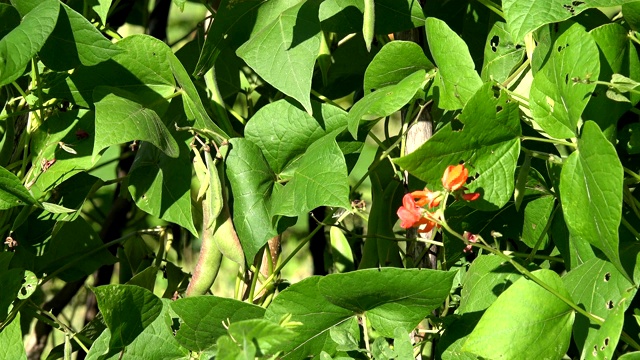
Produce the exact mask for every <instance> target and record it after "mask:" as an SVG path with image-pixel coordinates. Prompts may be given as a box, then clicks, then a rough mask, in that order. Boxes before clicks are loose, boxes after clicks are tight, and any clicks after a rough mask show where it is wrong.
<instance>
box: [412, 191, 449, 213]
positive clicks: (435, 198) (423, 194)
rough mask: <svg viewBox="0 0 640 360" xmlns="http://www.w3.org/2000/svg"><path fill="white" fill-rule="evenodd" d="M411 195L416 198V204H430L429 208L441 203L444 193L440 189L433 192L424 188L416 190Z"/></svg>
mask: <svg viewBox="0 0 640 360" xmlns="http://www.w3.org/2000/svg"><path fill="white" fill-rule="evenodd" d="M411 195H412V196H413V198H414V199H416V205H418V206H425V205H429V209H431V208H434V207H436V206H438V205H440V201H442V196H441V195H442V194H441V193H440V192H439V191H436V192H433V191H431V190H429V189H426V188H425V189H424V190H418V191H414V192H412V193H411Z"/></svg>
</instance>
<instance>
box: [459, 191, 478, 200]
mask: <svg viewBox="0 0 640 360" xmlns="http://www.w3.org/2000/svg"><path fill="white" fill-rule="evenodd" d="M479 197H480V193H468V194H462V198H463V199H464V200H466V201H474V200H478V198H479Z"/></svg>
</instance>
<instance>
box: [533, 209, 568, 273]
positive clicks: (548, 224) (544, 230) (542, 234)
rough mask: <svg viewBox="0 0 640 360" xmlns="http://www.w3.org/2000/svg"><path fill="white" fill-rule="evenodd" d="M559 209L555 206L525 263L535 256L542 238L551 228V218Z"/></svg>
mask: <svg viewBox="0 0 640 360" xmlns="http://www.w3.org/2000/svg"><path fill="white" fill-rule="evenodd" d="M559 208H560V204H558V205H556V207H555V208H554V209H553V211H552V212H551V216H549V220H548V221H547V225H545V226H544V229H542V233H540V236H539V237H538V241H536V244H535V245H534V246H533V249H532V250H531V254H529V256H528V257H527V260H526V261H527V263H530V262H531V260H532V259H533V258H534V257H535V256H536V252H537V251H538V248H540V244H542V240H544V237H545V236H546V235H547V233H548V232H549V229H550V228H551V223H552V222H553V218H554V216H556V212H558V209H559Z"/></svg>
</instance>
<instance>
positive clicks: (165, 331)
mask: <svg viewBox="0 0 640 360" xmlns="http://www.w3.org/2000/svg"><path fill="white" fill-rule="evenodd" d="M169 304H170V301H169V300H168V299H163V300H162V305H163V307H162V311H161V312H160V315H158V317H157V318H156V319H155V320H154V321H153V322H152V323H151V324H149V326H147V327H146V328H145V329H144V331H142V333H140V335H138V336H137V337H136V339H135V340H133V342H132V343H131V344H129V345H128V346H127V349H126V351H124V352H123V353H122V354H120V353H116V354H113V355H111V356H105V357H101V356H102V355H103V354H107V353H108V350H109V342H110V340H111V331H109V329H106V330H105V331H104V332H102V334H100V336H99V337H98V338H97V339H96V340H95V341H94V343H93V345H92V346H91V349H90V350H89V353H88V354H87V360H140V359H145V360H146V359H149V360H150V359H167V360H178V359H180V360H183V359H184V360H188V359H189V358H190V356H189V350H187V349H185V348H184V347H182V346H180V343H178V341H177V340H176V339H175V338H174V334H173V331H172V329H171V316H170V309H169Z"/></svg>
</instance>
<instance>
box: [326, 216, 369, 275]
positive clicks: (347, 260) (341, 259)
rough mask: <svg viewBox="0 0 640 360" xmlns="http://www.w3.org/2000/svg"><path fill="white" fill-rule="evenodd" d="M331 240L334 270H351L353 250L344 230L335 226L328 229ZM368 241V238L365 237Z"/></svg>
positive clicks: (341, 271) (342, 271)
mask: <svg viewBox="0 0 640 360" xmlns="http://www.w3.org/2000/svg"><path fill="white" fill-rule="evenodd" d="M329 239H330V240H331V248H330V249H331V257H332V262H333V267H334V269H335V270H336V272H339V273H344V272H347V271H351V270H353V264H354V263H353V251H352V250H351V246H350V245H349V241H348V240H347V237H346V236H345V235H344V232H342V230H340V228H338V227H336V226H332V227H331V229H330V230H329ZM367 241H369V239H367Z"/></svg>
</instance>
